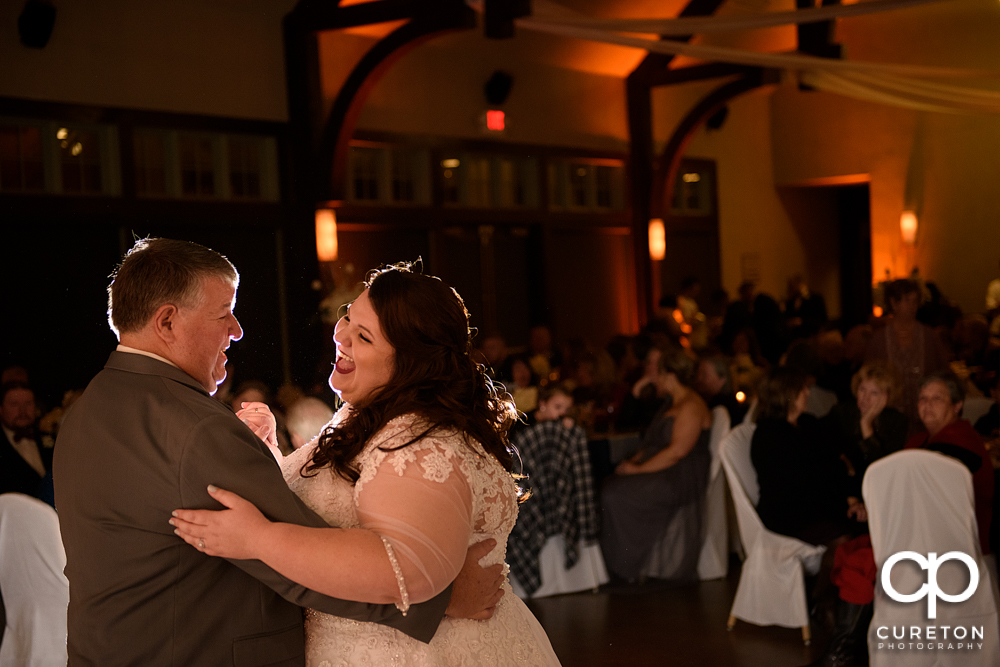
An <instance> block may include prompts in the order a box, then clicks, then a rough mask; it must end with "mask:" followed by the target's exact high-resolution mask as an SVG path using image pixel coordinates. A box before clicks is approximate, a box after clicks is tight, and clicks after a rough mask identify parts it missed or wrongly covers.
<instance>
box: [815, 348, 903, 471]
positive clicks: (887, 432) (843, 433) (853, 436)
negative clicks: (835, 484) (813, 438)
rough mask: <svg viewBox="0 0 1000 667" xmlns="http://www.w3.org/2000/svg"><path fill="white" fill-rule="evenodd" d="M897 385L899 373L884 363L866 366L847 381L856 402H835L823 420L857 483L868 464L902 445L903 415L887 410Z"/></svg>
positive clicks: (894, 396) (897, 389) (894, 410)
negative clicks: (849, 383)
mask: <svg viewBox="0 0 1000 667" xmlns="http://www.w3.org/2000/svg"><path fill="white" fill-rule="evenodd" d="M899 384H900V380H899V374H898V373H897V372H896V369H895V368H893V367H892V366H890V365H889V364H888V363H886V362H884V361H873V362H870V363H867V364H865V365H864V366H862V367H861V369H860V370H859V371H858V372H857V373H855V375H854V379H853V380H852V381H851V389H852V391H853V393H854V396H855V399H856V400H855V401H851V402H849V403H848V402H845V403H838V404H837V405H836V406H834V408H833V409H832V410H831V411H830V414H829V415H828V416H827V418H826V420H824V421H825V423H826V424H828V425H829V427H830V430H831V432H832V433H833V434H834V437H835V439H836V445H837V448H838V449H839V451H840V453H841V455H842V456H843V457H845V458H846V459H847V460H848V461H849V462H850V464H851V471H850V472H851V474H852V476H853V477H855V478H856V479H857V480H861V479H862V478H864V476H865V470H867V469H868V466H869V465H870V464H871V463H873V462H875V461H877V460H878V459H880V458H882V457H883V456H887V455H889V454H892V453H893V452H896V451H899V450H900V449H902V448H903V445H905V444H906V430H907V421H906V415H904V414H903V413H902V412H900V411H899V410H896V409H895V408H892V407H889V406H890V405H891V404H892V403H893V401H894V400H895V399H896V396H897V395H898V393H899Z"/></svg>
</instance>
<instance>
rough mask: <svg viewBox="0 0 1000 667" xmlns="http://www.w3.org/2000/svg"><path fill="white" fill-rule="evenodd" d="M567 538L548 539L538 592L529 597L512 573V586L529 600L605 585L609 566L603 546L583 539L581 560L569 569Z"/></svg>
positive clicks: (540, 562)
mask: <svg viewBox="0 0 1000 667" xmlns="http://www.w3.org/2000/svg"><path fill="white" fill-rule="evenodd" d="M564 539H565V538H563V536H562V535H553V536H552V537H550V538H549V539H547V540H545V546H543V547H542V551H541V553H540V554H538V573H539V575H540V576H541V578H542V585H541V586H539V587H538V588H537V589H536V590H535V593H534V595H531V596H529V595H528V594H527V593H526V592H525V590H524V588H523V587H522V586H521V584H520V583H518V581H517V579H515V578H514V577H513V576H512V575H509V580H510V586H511V588H512V589H513V591H514V594H515V595H516V596H517V597H519V598H521V599H522V600H526V599H528V598H529V597H533V598H544V597H548V596H550V595H562V594H564V593H578V592H579V591H589V590H596V589H597V588H598V587H599V586H600V585H601V584H606V583H608V581H609V578H608V569H607V567H605V565H604V554H602V553H601V546H600V545H599V544H597V543H591V544H588V543H586V542H584V541H583V540H581V541H580V559H579V560H578V561H576V565H574V566H573V567H571V568H569V569H568V570H567V569H566V548H565V542H564Z"/></svg>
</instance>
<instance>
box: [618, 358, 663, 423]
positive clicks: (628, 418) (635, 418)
mask: <svg viewBox="0 0 1000 667" xmlns="http://www.w3.org/2000/svg"><path fill="white" fill-rule="evenodd" d="M661 356H663V350H662V349H661V348H660V347H658V346H655V345H654V346H653V347H650V348H649V350H648V351H647V352H646V356H645V357H643V361H642V376H641V377H640V378H639V379H638V380H636V381H635V383H633V385H632V390H631V391H630V392H629V393H628V394H626V396H625V400H624V401H623V402H622V408H621V412H620V413H619V414H618V419H617V421H616V422H615V428H617V430H618V431H619V432H625V431H640V432H642V431H645V430H646V429H647V428H648V427H649V425H650V424H651V423H652V421H653V418H654V417H656V415H658V414H659V413H660V412H661V411H662V410H663V407H664V405H665V403H666V402H667V401H669V400H670V399H669V397H666V398H665V397H664V396H663V395H661V392H660V391H658V389H657V378H658V377H659V375H660V357H661Z"/></svg>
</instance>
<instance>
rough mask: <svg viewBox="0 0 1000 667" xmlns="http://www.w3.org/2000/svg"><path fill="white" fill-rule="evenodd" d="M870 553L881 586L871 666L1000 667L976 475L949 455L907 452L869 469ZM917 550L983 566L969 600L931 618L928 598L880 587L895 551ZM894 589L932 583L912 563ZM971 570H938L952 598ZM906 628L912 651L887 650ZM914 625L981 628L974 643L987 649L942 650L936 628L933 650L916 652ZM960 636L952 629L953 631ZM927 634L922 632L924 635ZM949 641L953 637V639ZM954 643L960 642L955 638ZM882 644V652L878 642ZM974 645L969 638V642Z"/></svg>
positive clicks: (898, 572) (899, 572)
mask: <svg viewBox="0 0 1000 667" xmlns="http://www.w3.org/2000/svg"><path fill="white" fill-rule="evenodd" d="M862 493H863V494H864V498H865V507H866V508H867V510H868V526H869V529H870V531H871V538H872V550H873V551H874V552H875V563H876V565H877V566H878V576H877V577H876V582H875V609H874V617H873V619H872V623H871V625H870V626H869V629H868V654H869V658H870V664H871V666H872V667H888V666H896V665H906V666H907V667H938V666H941V667H944V666H945V665H948V666H951V665H970V666H971V665H977V666H978V665H1000V624H998V622H997V608H996V603H995V600H994V597H993V581H992V575H991V573H990V568H989V567H988V565H987V563H986V560H985V559H984V558H983V556H982V553H980V549H979V533H978V529H977V525H976V513H975V509H974V500H973V495H972V475H971V474H969V471H968V469H967V468H966V467H965V466H964V465H962V464H961V463H959V462H958V461H956V460H955V459H952V458H950V457H947V456H944V455H943V454H938V453H937V452H929V451H924V450H905V451H902V452H897V453H895V454H892V455H890V456H887V457H885V458H884V459H881V460H879V461H876V462H875V463H873V464H872V465H871V466H869V468H868V471H867V472H866V473H865V479H864V481H863V482H862ZM900 551H913V552H916V553H918V554H920V555H921V556H923V557H925V558H926V557H927V554H929V553H931V552H934V553H937V554H938V555H939V556H942V555H944V554H946V553H948V552H951V551H961V552H964V553H966V554H968V555H970V556H972V557H973V558H974V559H975V560H976V562H977V565H978V567H979V586H978V588H977V589H976V591H975V593H974V594H973V595H972V597H971V598H970V599H968V600H966V601H965V602H957V603H949V602H945V601H944V600H940V599H939V600H938V601H937V604H936V607H937V618H936V619H934V620H929V619H928V617H927V598H923V599H921V600H919V601H917V602H913V603H902V602H897V601H896V600H893V599H892V598H890V597H889V596H888V594H887V593H886V592H885V590H884V589H883V588H882V565H883V564H884V563H885V561H886V560H887V559H888V558H889V557H890V556H892V555H893V554H896V553H899V552H900ZM891 574H892V579H891V581H892V584H893V587H894V588H895V589H896V590H897V591H898V592H899V593H903V594H907V593H912V592H915V591H916V590H918V589H919V588H920V587H921V586H922V585H923V584H924V583H925V582H927V572H925V571H924V570H922V569H920V568H919V566H917V565H916V564H914V563H913V562H910V561H904V562H902V563H899V564H897V565H896V566H894V567H893V569H892V573H891ZM968 578H969V575H968V572H967V570H966V568H965V566H963V565H961V564H959V563H954V562H948V563H947V564H945V565H943V566H942V567H941V569H939V570H938V577H937V581H938V585H939V586H940V587H941V589H942V590H943V591H945V592H947V593H950V594H957V593H960V592H961V591H963V590H965V589H966V587H967V585H968V583H969V581H968ZM894 626H895V627H900V626H904V627H905V634H906V643H907V647H906V648H904V649H902V650H900V649H898V648H894V649H892V650H890V649H888V644H889V643H894V644H895V643H896V641H897V640H896V639H894V638H892V639H888V638H885V639H884V638H879V637H878V630H879V628H881V627H886V628H888V630H884V631H882V633H881V634H883V635H888V637H890V638H891V637H893V631H892V628H893V627H894ZM913 626H916V627H918V628H920V629H921V630H923V628H926V627H927V626H937V627H941V626H950V627H951V628H953V629H954V628H956V627H957V626H964V627H973V626H975V627H977V628H978V627H980V626H982V627H983V638H982V639H981V640H980V639H977V640H975V642H974V643H975V644H977V645H978V643H980V642H981V643H982V648H981V649H979V648H974V649H972V650H968V649H967V648H963V649H961V650H947V649H943V650H939V649H937V647H936V646H937V644H939V643H943V644H944V645H945V646H947V645H948V643H949V642H948V641H947V640H945V639H943V632H941V631H940V630H939V631H937V632H936V633H935V634H936V637H935V640H936V641H935V642H934V644H935V650H927V648H926V645H925V648H924V649H923V650H920V649H919V648H916V646H917V644H918V642H917V641H916V640H912V641H913V645H914V648H912V649H911V648H910V647H909V644H910V642H911V639H910V636H911V635H910V629H911V627H913ZM952 632H954V630H952ZM922 636H923V635H922ZM949 636H951V635H949ZM952 642H953V643H957V640H955V639H954V637H952ZM880 643H881V644H883V646H882V647H881V648H880V647H879V644H880ZM968 643H973V640H972V639H970V638H969V637H966V639H965V641H964V642H963V644H968Z"/></svg>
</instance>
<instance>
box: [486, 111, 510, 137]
mask: <svg viewBox="0 0 1000 667" xmlns="http://www.w3.org/2000/svg"><path fill="white" fill-rule="evenodd" d="M505 125H506V116H505V114H504V112H503V111H500V110H497V109H490V110H489V111H487V112H486V129H487V130H492V131H494V132H503V129H504V127H505Z"/></svg>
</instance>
